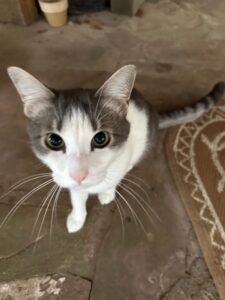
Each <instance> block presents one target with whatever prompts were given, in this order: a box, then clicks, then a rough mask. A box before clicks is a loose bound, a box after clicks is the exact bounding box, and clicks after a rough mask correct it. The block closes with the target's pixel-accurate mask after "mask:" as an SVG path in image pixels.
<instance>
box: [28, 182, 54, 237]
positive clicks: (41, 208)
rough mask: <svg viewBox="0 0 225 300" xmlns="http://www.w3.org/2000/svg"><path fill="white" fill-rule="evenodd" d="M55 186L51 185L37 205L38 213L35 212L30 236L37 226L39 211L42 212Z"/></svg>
mask: <svg viewBox="0 0 225 300" xmlns="http://www.w3.org/2000/svg"><path fill="white" fill-rule="evenodd" d="M55 188H56V184H54V185H53V187H52V188H51V189H50V191H48V192H47V194H46V196H45V197H44V199H43V201H42V202H41V204H40V206H39V207H38V214H37V217H36V219H35V222H34V225H33V229H32V233H31V236H33V235H34V232H35V228H36V226H37V223H38V220H39V217H40V215H41V212H42V210H43V208H44V206H45V204H46V202H47V201H48V199H49V198H50V197H51V195H52V193H53V192H54V190H55Z"/></svg>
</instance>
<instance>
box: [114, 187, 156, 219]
mask: <svg viewBox="0 0 225 300" xmlns="http://www.w3.org/2000/svg"><path fill="white" fill-rule="evenodd" d="M119 186H120V187H121V188H122V189H124V191H125V192H127V193H128V194H129V195H131V196H132V197H133V199H134V200H135V201H136V202H137V203H138V205H139V206H140V207H141V208H142V210H143V211H144V212H145V214H146V215H147V216H148V218H149V219H150V221H151V222H152V223H153V221H152V216H151V215H150V214H149V212H148V211H147V210H146V208H145V207H144V205H143V204H142V203H141V202H140V200H139V199H140V196H139V195H138V194H137V193H136V195H135V191H133V190H132V189H130V188H129V187H128V186H125V185H124V184H122V183H120V184H119ZM138 198H139V199H138ZM144 203H145V201H144ZM145 204H146V203H145Z"/></svg>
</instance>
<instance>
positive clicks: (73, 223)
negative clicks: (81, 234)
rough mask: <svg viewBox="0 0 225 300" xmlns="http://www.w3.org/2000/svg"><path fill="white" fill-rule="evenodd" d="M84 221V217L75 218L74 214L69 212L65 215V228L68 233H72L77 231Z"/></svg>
mask: <svg viewBox="0 0 225 300" xmlns="http://www.w3.org/2000/svg"><path fill="white" fill-rule="evenodd" d="M84 222H85V218H84V219H77V218H76V216H75V215H74V214H72V213H71V214H69V215H68V217H67V222H66V226H67V230H68V232H69V233H74V232H77V231H79V230H80V229H81V228H82V227H83V225H84Z"/></svg>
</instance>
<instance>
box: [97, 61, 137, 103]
mask: <svg viewBox="0 0 225 300" xmlns="http://www.w3.org/2000/svg"><path fill="white" fill-rule="evenodd" d="M135 78H136V66H134V65H126V66H124V67H122V68H120V69H119V70H118V71H116V72H115V73H114V74H113V75H112V76H111V77H110V78H109V79H108V80H107V81H106V82H105V83H104V84H103V85H102V86H101V87H100V89H98V91H97V92H96V96H99V97H100V96H101V97H102V98H106V99H112V101H113V99H115V100H118V101H120V102H121V104H123V106H126V107H128V102H129V99H130V95H131V92H132V89H133V87H134V81H135ZM114 104H115V105H116V101H115V102H114ZM110 106H113V104H111V105H110Z"/></svg>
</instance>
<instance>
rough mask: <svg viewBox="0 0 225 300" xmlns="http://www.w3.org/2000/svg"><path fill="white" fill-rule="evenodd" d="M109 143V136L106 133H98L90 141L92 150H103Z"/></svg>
mask: <svg viewBox="0 0 225 300" xmlns="http://www.w3.org/2000/svg"><path fill="white" fill-rule="evenodd" d="M109 142H110V135H109V133H108V132H106V131H99V132H98V133H96V135H95V136H94V137H93V139H92V145H93V146H94V148H104V147H106V146H107V145H108V144H109Z"/></svg>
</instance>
